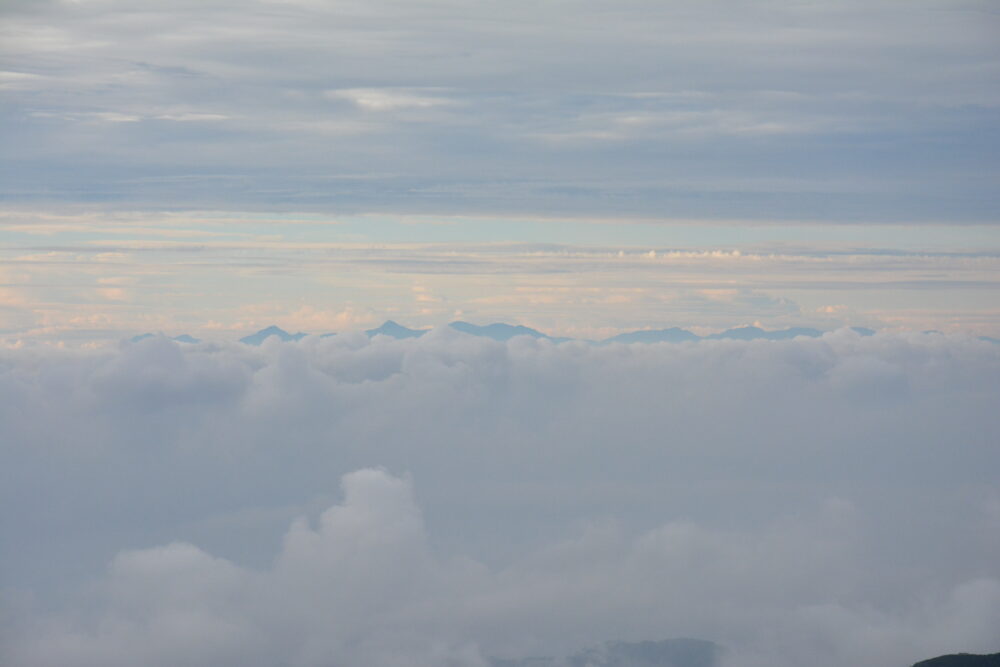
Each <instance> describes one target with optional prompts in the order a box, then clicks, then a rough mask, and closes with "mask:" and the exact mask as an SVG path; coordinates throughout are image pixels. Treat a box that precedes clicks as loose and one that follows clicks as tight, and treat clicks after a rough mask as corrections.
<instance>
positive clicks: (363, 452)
mask: <svg viewBox="0 0 1000 667" xmlns="http://www.w3.org/2000/svg"><path fill="white" fill-rule="evenodd" d="M998 399H1000V347H998V346H997V345H995V344H991V343H989V342H985V341H980V340H975V339H972V338H967V337H959V336H942V335H936V334H913V335H889V334H879V335H876V336H871V337H861V336H858V335H857V334H855V333H854V332H851V331H848V330H842V331H837V332H833V333H829V334H826V335H824V336H823V337H822V338H817V339H804V338H800V339H795V340H790V341H778V342H775V341H751V342H742V341H725V340H724V341H702V342H698V343H685V344H654V345H610V346H607V347H594V346H589V345H586V344H584V343H575V342H571V343H563V344H553V343H552V342H550V341H546V340H534V339H530V338H526V337H520V338H515V339H513V340H511V341H509V342H506V343H502V342H496V341H493V340H489V339H485V338H475V337H471V336H466V335H463V334H460V333H458V332H455V331H453V330H450V329H448V328H441V329H437V330H434V331H432V332H431V333H429V334H427V335H426V336H424V337H423V338H420V339H415V340H392V339H389V338H386V337H381V336H380V337H376V338H374V339H372V340H369V339H368V338H367V337H365V336H364V335H361V334H358V335H343V336H338V337H335V338H329V339H317V338H307V339H305V340H303V341H300V342H298V343H278V342H276V341H271V342H267V343H265V344H264V345H263V346H261V347H259V348H255V347H250V346H245V345H241V344H235V343H234V344H227V345H219V344H211V343H203V344H198V345H184V344H179V343H176V342H173V341H169V340H167V339H164V338H153V339H148V340H144V341H140V342H138V343H134V344H123V345H122V346H121V347H119V348H116V349H109V350H97V351H85V350H58V349H54V348H42V347H39V348H22V349H7V350H3V351H0V521H2V526H3V532H4V539H3V540H2V542H0V564H2V565H0V567H2V570H0V574H2V581H0V584H2V594H3V611H2V620H3V623H2V626H3V636H2V637H0V646H2V648H0V662H2V663H3V664H9V665H18V666H43V665H51V666H59V667H71V666H76V665H80V666H82V665H88V666H89V665H94V666H96V665H101V666H107V667H112V666H115V665H138V664H141V665H149V666H156V665H163V666H168V665H170V666H173V665H180V664H183V665H188V666H191V667H194V666H198V665H205V666H209V665H210V666H213V667H217V666H227V665H233V666H235V665H239V666H241V667H251V666H256V665H260V666H261V667H264V666H272V665H279V664H281V665H289V666H296V667H297V666H317V667H318V666H327V665H343V666H355V665H359V666H360V665H365V666H368V665H373V666H376V667H378V666H382V665H385V666H400V667H403V666H411V665H412V666H417V665H421V666H428V667H430V666H438V665H454V666H456V667H458V666H479V665H482V666H485V665H489V664H490V659H491V658H492V657H504V658H507V657H521V656H531V655H566V654H568V653H571V652H573V651H577V650H579V649H581V648H583V647H586V646H592V645H594V644H597V643H600V642H601V641H604V640H611V639H622V640H629V641H635V640H642V639H664V638H670V637H698V638H703V639H709V640H712V641H715V642H718V643H719V644H721V645H723V646H724V647H725V649H726V650H725V653H724V655H723V658H722V660H723V665H724V667H800V666H801V665H804V664H809V665H813V666H815V667H835V666H841V665H852V666H854V667H876V666H884V665H908V664H910V663H912V662H913V661H915V660H917V659H921V658H926V657H930V656H932V655H936V654H940V653H946V652H954V651H973V652H987V651H997V650H1000V639H998V637H1000V635H998V633H997V628H1000V558H998V554H1000V489H998V486H997V472H998V471H1000V444H998V435H997V434H998V433H1000V409H998V408H1000V400H998Z"/></svg>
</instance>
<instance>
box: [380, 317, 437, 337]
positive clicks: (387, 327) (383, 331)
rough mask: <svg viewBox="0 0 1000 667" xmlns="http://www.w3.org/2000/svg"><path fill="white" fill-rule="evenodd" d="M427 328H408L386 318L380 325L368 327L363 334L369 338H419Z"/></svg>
mask: <svg viewBox="0 0 1000 667" xmlns="http://www.w3.org/2000/svg"><path fill="white" fill-rule="evenodd" d="M428 331H429V329H410V328H409V327H404V326H403V325H402V324H399V323H398V322H395V321H393V320H386V321H385V322H383V323H382V326H380V327H377V328H375V329H368V330H367V331H365V334H366V335H367V336H368V337H369V338H374V337H375V336H389V337H390V338H419V337H420V336H423V335H424V334H425V333H427V332H428Z"/></svg>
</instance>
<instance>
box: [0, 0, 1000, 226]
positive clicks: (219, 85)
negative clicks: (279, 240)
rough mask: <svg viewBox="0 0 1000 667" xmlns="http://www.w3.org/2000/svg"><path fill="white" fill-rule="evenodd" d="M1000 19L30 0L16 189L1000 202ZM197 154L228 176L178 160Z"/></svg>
mask: <svg viewBox="0 0 1000 667" xmlns="http://www.w3.org/2000/svg"><path fill="white" fill-rule="evenodd" d="M995 21H996V18H995V14H994V13H993V12H992V11H991V10H990V8H989V7H988V6H987V3H968V4H965V5H962V6H956V5H954V4H953V3H948V4H944V3H938V2H930V1H928V2H919V3H910V4H909V5H908V7H907V11H901V10H900V9H899V7H898V6H897V5H895V4H893V3H889V2H879V3H871V2H867V3H860V2H849V3H838V4H837V5H836V6H835V7H832V6H831V7H826V6H823V7H820V6H816V5H808V6H807V5H801V4H796V3H786V2H773V3H765V4H762V3H749V2H729V3H726V4H725V10H720V9H718V8H715V7H713V8H708V7H707V6H705V5H703V4H701V3H696V2H683V3H670V4H667V5H664V4H663V3H656V2H634V3H616V4H615V5H614V6H613V7H609V6H607V5H606V4H604V3H598V2H589V1H588V2H578V3H571V4H566V3H546V4H543V5H538V3H522V2H510V3H504V4H503V5H502V6H501V5H484V4H481V3H464V4H463V3H458V4H455V3H449V2H430V1H427V2H411V3H395V2H369V3H354V2H335V3H250V4H249V5H248V4H247V3H234V2H229V1H226V0H216V1H214V2H205V3H197V4H180V3H171V5H170V8H169V9H164V7H163V6H162V5H160V4H158V3H150V2H142V3H136V2H132V3H121V2H106V3H105V2H101V3H87V2H85V3H37V4H35V5H27V6H25V5H21V6H17V7H12V8H10V9H8V21H7V24H8V26H9V27H8V28H7V30H8V32H9V34H8V35H7V37H6V39H5V40H4V44H5V53H4V55H5V62H6V63H8V64H7V69H8V70H9V72H10V73H9V74H8V75H6V76H5V78H4V81H5V82H6V83H7V84H8V85H9V86H10V87H11V88H10V94H11V97H12V98H13V100H14V104H13V106H12V107H11V108H10V109H9V110H8V111H7V112H5V126H6V127H9V128H11V130H12V131H11V132H10V133H9V134H10V144H9V146H8V153H9V157H8V161H9V162H10V164H11V165H12V167H16V169H14V170H13V171H12V173H11V174H10V176H11V178H12V179H13V180H10V181H9V183H10V185H8V186H7V190H8V193H9V194H10V195H15V196H16V197H17V198H19V199H22V200H25V201H36V200H37V198H42V199H44V200H53V199H59V200H65V199H69V200H71V201H80V200H87V199H88V198H92V197H100V198H101V199H102V200H105V201H107V200H110V201H118V202H121V203H123V204H125V205H132V206H135V205H137V204H138V205H144V206H165V205H167V204H168V203H169V204H170V205H171V206H176V202H178V201H184V202H187V205H199V206H205V205H209V206H221V205H223V203H225V204H226V205H232V202H234V201H238V202H241V203H245V204H246V205H252V206H255V207H277V208H282V207H287V206H289V205H291V204H295V205H296V206H297V207H298V208H302V209H309V208H318V209H330V208H336V209H337V210H396V211H408V212H413V211H434V212H442V211H466V212H482V211H510V212H513V211H522V212H535V213H537V212H539V211H543V212H553V211H559V212H562V213H565V214H571V215H573V214H581V213H583V212H594V211H600V212H603V213H614V214H616V215H622V216H634V215H651V214H655V215H662V213H663V211H664V210H669V211H670V212H671V214H672V215H676V216H687V215H694V216H696V217H706V216H707V217H720V216H721V217H726V216H739V217H752V218H770V219H776V218H780V219H788V218H791V219H796V218H798V219H824V218H825V219H832V220H859V219H861V220H864V219H869V220H870V219H880V220H920V219H924V220H928V219H930V220H935V219H936V220H948V221H954V220H965V221H970V220H973V221H975V220H978V221H989V220H992V219H993V218H995V214H996V201H995V197H993V196H992V192H991V191H990V190H989V189H988V188H987V185H988V179H987V180H982V179H980V178H979V177H978V176H972V175H973V174H977V173H992V172H993V171H994V170H995V164H994V162H993V160H992V155H993V151H991V147H993V146H995V144H996V131H995V130H996V125H995V122H994V120H993V118H994V115H995V114H992V113H991V111H990V110H991V109H992V108H994V107H995V106H996V105H997V104H998V99H997V97H996V95H995V93H994V92H993V91H994V87H993V86H991V85H990V80H989V74H988V73H989V72H990V71H992V70H993V69H995V68H996V66H997V62H998V53H997V50H996V47H995V42H996V40H994V39H992V37H993V32H995V31H994V28H995ZM331 91H332V92H331ZM331 97H332V99H331ZM121 121H130V122H121ZM182 121H183V122H182ZM195 154H196V155H197V160H193V158H192V156H193V155H195ZM192 164H196V165H197V168H196V169H194V170H192V167H191V165H192ZM762 164H766V165H767V166H768V169H767V174H766V177H765V175H763V174H761V170H760V165H762ZM70 165H71V166H73V167H74V169H73V170H72V171H71V172H67V173H63V172H60V171H59V170H58V169H55V167H63V168H65V167H66V166H70ZM248 165H252V166H248ZM41 170H44V173H46V174H47V176H48V178H47V179H46V180H45V181H42V180H40V179H39V174H40V173H42V171H41ZM192 171H195V172H202V173H204V174H205V175H206V176H213V175H215V176H217V175H220V174H222V175H226V176H228V177H229V178H227V179H224V180H221V181H220V180H218V179H216V180H213V182H212V183H211V187H207V183H206V182H205V181H204V180H201V179H196V180H194V181H183V182H178V181H177V179H176V177H177V175H178V174H185V175H188V174H191V173H192ZM87 173H91V174H93V177H87V176H86V174H87ZM56 174H59V177H58V178H55V175H56ZM357 175H368V176H369V177H370V178H369V180H367V181H365V182H363V183H359V182H357V181H348V182H343V181H339V180H338V179H340V178H343V177H345V176H357ZM136 178H143V179H146V180H145V183H146V185H145V186H144V187H139V186H137V185H136V184H135V179H136ZM158 179H159V180H158ZM44 182H47V183H50V184H51V185H50V186H48V188H50V189H46V188H45V187H43V186H42V185H40V183H44ZM778 197H780V205H778V202H776V201H775V198H778Z"/></svg>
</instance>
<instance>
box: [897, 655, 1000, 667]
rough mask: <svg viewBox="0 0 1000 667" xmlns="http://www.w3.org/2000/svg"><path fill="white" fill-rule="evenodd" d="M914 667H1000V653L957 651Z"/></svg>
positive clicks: (919, 663)
mask: <svg viewBox="0 0 1000 667" xmlns="http://www.w3.org/2000/svg"><path fill="white" fill-rule="evenodd" d="M913 667H1000V653H991V654H989V655H977V654H974V653H955V654H952V655H942V656H940V657H937V658H931V659H930V660H924V661H922V662H918V663H916V664H915V665H913Z"/></svg>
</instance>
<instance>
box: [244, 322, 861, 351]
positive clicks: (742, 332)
mask: <svg viewBox="0 0 1000 667" xmlns="http://www.w3.org/2000/svg"><path fill="white" fill-rule="evenodd" d="M448 326H449V327H451V328H452V329H454V330H455V331H460V332H462V333H464V334H468V335H470V336H480V337H482V338H490V339H492V340H496V341H501V342H503V341H508V340H510V339H511V338H514V337H515V336H530V337H531V338H544V339H546V340H551V341H552V342H553V343H562V342H566V341H569V340H573V339H572V338H561V337H554V336H549V335H548V334H545V333H542V332H541V331H538V330H537V329H532V328H530V327H526V326H522V325H519V324H506V323H503V322H494V323H493V324H487V325H479V324H471V323H469V322H462V321H457V322H451V323H449V324H448ZM853 329H854V330H855V331H857V332H858V333H859V334H861V335H862V336H871V335H873V334H874V333H875V332H874V331H873V330H871V329H863V328H861V327H853ZM428 331H430V329H410V328H409V327H404V326H403V325H402V324H399V323H398V322H394V321H392V320H387V321H386V322H385V323H383V324H382V326H380V327H376V328H374V329H368V330H366V331H365V335H367V336H368V337H369V338H374V337H375V336H388V337H389V338H396V339H404V338H419V337H420V336H423V335H424V334H425V333H427V332H428ZM823 333H824V332H823V331H820V330H819V329H807V328H803V327H796V328H792V329H781V330H779V331H765V330H763V329H760V328H758V327H740V328H737V329H729V330H727V331H723V332H722V333H717V334H711V335H709V336H704V337H702V336H698V335H697V334H694V333H692V332H690V331H688V330H686V329H679V328H677V327H671V328H670V329H642V330H639V331H630V332H628V333H623V334H618V335H617V336H612V337H611V338H606V339H604V340H599V341H592V340H588V341H584V342H587V343H593V344H596V345H610V344H612V343H684V342H690V341H698V340H721V339H732V340H788V339H790V338H795V337H796V336H810V337H813V338H815V337H818V336H822V335H823ZM334 335H336V334H323V336H324V337H327V336H334ZM271 336H277V337H278V338H280V339H281V340H283V341H289V340H299V339H300V338H302V337H303V336H305V334H303V333H297V334H290V333H288V332H287V331H284V330H282V329H280V328H278V327H275V326H271V327H268V328H267V329H262V330H260V331H258V332H257V333H255V334H252V335H250V336H246V337H245V338H241V339H240V342H243V343H247V344H249V345H260V344H261V343H262V342H264V340H266V339H267V338H270V337H271Z"/></svg>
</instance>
